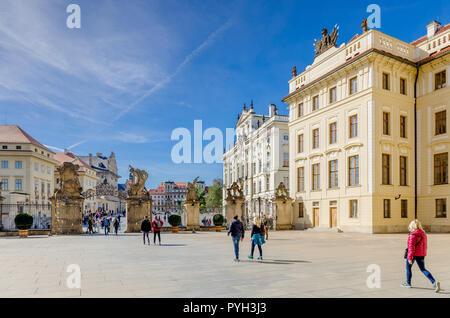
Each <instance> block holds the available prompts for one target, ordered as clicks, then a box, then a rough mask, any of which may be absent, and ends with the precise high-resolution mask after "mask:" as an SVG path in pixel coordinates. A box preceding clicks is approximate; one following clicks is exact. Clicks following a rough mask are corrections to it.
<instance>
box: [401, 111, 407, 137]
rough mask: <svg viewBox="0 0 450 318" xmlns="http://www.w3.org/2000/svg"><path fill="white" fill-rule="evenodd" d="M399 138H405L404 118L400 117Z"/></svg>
mask: <svg viewBox="0 0 450 318" xmlns="http://www.w3.org/2000/svg"><path fill="white" fill-rule="evenodd" d="M400 137H401V138H406V116H400Z"/></svg>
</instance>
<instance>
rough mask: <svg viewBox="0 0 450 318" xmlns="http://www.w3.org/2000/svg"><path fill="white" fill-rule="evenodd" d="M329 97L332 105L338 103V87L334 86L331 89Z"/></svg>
mask: <svg viewBox="0 0 450 318" xmlns="http://www.w3.org/2000/svg"><path fill="white" fill-rule="evenodd" d="M328 97H329V98H328V101H329V103H330V104H333V103H335V102H337V86H333V87H331V88H330V90H329V93H328Z"/></svg>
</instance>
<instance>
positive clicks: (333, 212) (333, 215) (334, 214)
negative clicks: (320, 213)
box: [330, 207, 337, 228]
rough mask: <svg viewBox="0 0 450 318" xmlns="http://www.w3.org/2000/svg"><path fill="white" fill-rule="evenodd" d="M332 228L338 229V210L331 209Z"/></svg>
mask: <svg viewBox="0 0 450 318" xmlns="http://www.w3.org/2000/svg"><path fill="white" fill-rule="evenodd" d="M330 227H331V228H333V227H337V208H336V207H333V208H330Z"/></svg>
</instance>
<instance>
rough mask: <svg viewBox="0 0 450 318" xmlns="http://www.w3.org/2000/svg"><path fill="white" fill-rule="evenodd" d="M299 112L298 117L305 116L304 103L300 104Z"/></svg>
mask: <svg viewBox="0 0 450 318" xmlns="http://www.w3.org/2000/svg"><path fill="white" fill-rule="evenodd" d="M297 114H298V117H302V116H303V114H304V109H303V103H300V104H298V107H297Z"/></svg>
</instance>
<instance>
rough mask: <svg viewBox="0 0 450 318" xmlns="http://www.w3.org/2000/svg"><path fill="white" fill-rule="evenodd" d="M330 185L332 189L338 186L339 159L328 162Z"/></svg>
mask: <svg viewBox="0 0 450 318" xmlns="http://www.w3.org/2000/svg"><path fill="white" fill-rule="evenodd" d="M328 187H329V188H330V189H332V188H337V187H338V161H337V160H331V161H329V162H328Z"/></svg>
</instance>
